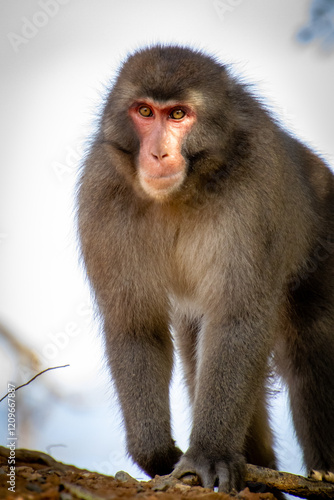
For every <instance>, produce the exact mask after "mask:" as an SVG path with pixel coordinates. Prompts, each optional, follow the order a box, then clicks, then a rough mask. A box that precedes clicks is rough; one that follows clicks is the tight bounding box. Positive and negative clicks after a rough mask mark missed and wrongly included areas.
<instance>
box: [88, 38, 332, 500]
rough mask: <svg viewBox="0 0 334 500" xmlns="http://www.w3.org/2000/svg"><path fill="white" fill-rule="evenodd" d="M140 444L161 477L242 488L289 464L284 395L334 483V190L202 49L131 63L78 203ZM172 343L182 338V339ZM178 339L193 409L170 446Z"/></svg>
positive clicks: (117, 372) (145, 460)
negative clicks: (278, 420) (276, 377)
mask: <svg viewBox="0 0 334 500" xmlns="http://www.w3.org/2000/svg"><path fill="white" fill-rule="evenodd" d="M78 205H79V209H78V228H79V235H80V243H81V249H82V256H83V259H84V262H85V266H86V270H87V275H88V278H89V281H90V283H91V285H92V288H93V290H94V296H95V298H96V302H97V304H98V308H99V312H100V314H101V317H102V319H103V327H104V335H105V345H106V353H107V356H108V360H109V364H110V369H111V374H112V378H113V381H114V383H115V387H116V389H117V393H118V397H119V401H120V404H121V407H122V412H123V417H124V424H125V428H126V435H127V448H128V451H129V453H130V455H131V456H132V458H133V460H134V461H135V462H136V463H137V464H138V465H139V466H140V467H141V468H142V469H143V470H144V471H145V472H146V473H147V474H148V475H150V476H154V475H155V474H160V475H162V474H167V473H170V472H173V474H174V475H175V476H176V477H178V478H182V477H183V476H185V475H188V474H196V475H197V476H198V477H199V478H200V480H201V483H202V485H203V486H205V487H208V488H213V487H214V486H218V488H219V490H220V491H226V492H228V491H231V490H233V489H235V490H239V489H241V488H242V485H243V477H244V467H245V463H246V462H249V463H253V464H256V465H261V466H268V467H271V468H275V467H276V462H275V455H274V451H273V437H272V433H271V430H270V426H269V422H268V415H267V407H266V396H267V394H266V393H267V385H268V377H269V375H270V373H271V370H272V368H273V366H274V367H275V369H276V370H277V372H278V373H279V374H280V375H281V376H282V377H283V379H284V381H285V382H286V383H287V385H288V389H289V395H290V401H291V409H292V415H293V421H294V425H295V428H296V433H297V436H298V439H299V441H300V444H301V446H302V450H303V454H304V460H305V464H306V466H307V468H309V469H311V468H312V469H319V470H324V471H334V217H333V215H334V180H333V175H332V173H331V171H330V170H329V168H328V167H327V166H326V165H325V163H324V161H323V160H322V159H320V158H319V157H318V156H317V155H316V154H314V153H313V152H312V151H311V150H310V149H309V148H308V147H306V146H305V145H303V144H302V143H301V142H299V141H298V140H297V139H296V138H294V137H292V136H291V135H290V134H289V133H287V132H286V131H285V130H283V128H282V127H281V126H280V125H279V124H278V123H277V122H275V120H274V119H273V118H272V117H271V116H270V114H269V112H268V111H267V110H266V109H265V107H264V106H263V105H262V104H260V103H259V102H258V101H257V100H256V98H254V96H253V95H251V93H250V92H249V91H248V89H247V88H246V87H245V86H244V85H242V84H240V83H239V82H238V81H237V80H236V79H235V78H234V77H232V76H231V75H230V74H229V71H228V69H227V68H226V67H225V66H224V65H222V64H220V63H219V62H218V61H217V60H215V59H213V58H212V57H210V56H207V55H204V54H203V53H202V52H199V51H194V50H191V49H189V48H185V47H179V46H161V45H157V46H153V47H150V48H145V49H143V50H139V51H138V52H136V53H135V54H133V55H131V56H130V57H129V58H128V59H127V61H126V62H125V63H124V65H123V66H122V68H121V69H120V72H119V75H118V78H117V80H116V82H115V84H114V85H113V87H112V89H111V90H110V93H109V95H108V97H107V98H106V101H105V107H104V111H103V113H102V115H101V118H100V126H99V131H98V132H97V134H96V136H95V138H94V140H93V143H92V145H91V149H90V152H89V153H88V155H87V158H86V159H85V165H84V168H83V171H82V175H81V180H80V186H79V194H78ZM174 337H175V341H174V340H173V338H174ZM174 343H175V344H176V347H177V349H178V351H179V353H180V356H181V359H182V361H183V365H184V374H185V379H186V382H187V387H188V390H189V399H190V404H191V409H192V430H191V434H190V441H189V443H190V444H189V448H188V450H185V452H184V453H182V451H181V450H180V449H179V448H178V447H177V445H176V444H175V441H174V440H173V437H172V434H171V424H170V405H169V385H170V379H171V373H172V366H173V349H174Z"/></svg>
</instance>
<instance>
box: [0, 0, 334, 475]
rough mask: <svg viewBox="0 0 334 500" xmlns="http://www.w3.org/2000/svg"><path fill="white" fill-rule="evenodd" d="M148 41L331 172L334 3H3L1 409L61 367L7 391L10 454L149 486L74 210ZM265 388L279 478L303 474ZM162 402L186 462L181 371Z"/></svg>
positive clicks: (3, 429) (0, 414) (276, 403)
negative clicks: (217, 80) (87, 166)
mask: <svg viewBox="0 0 334 500" xmlns="http://www.w3.org/2000/svg"><path fill="white" fill-rule="evenodd" d="M154 42H166V43H170V42H173V43H181V44H189V45H191V46H193V47H195V48H200V49H204V50H205V51H207V52H209V53H211V54H213V55H215V56H217V57H218V58H219V59H220V60H222V61H224V62H226V63H228V64H231V65H232V69H233V73H234V74H236V75H240V77H241V79H242V80H243V81H245V82H251V83H253V84H255V89H256V91H257V93H258V94H259V95H261V96H263V97H264V99H265V102H267V104H268V106H269V107H270V108H271V109H272V110H273V112H274V113H275V115H276V116H277V117H278V118H279V119H280V120H281V121H282V122H283V123H284V125H285V126H286V127H287V128H288V129H290V130H291V131H293V132H294V133H295V134H296V135H298V136H299V137H300V138H301V139H302V140H304V141H306V142H307V143H308V144H309V145H311V146H312V147H313V148H314V149H315V150H316V151H318V152H319V153H321V154H322V155H323V156H324V158H325V159H327V161H328V162H329V164H331V165H334V141H333V116H334V97H333V88H334V85H333V83H334V0H313V1H310V0H294V1H293V2H291V0H271V1H268V0H247V1H246V0H169V1H168V2H167V1H164V2H163V1H161V0H158V1H157V0H123V1H122V2H118V1H117V0H95V1H93V0H29V1H27V0H2V1H1V3H0V51H1V80H0V109H1V113H0V129H1V148H0V375H1V381H0V398H1V397H2V396H4V395H5V394H6V392H7V387H8V383H9V382H11V383H15V385H16V386H18V385H19V384H22V383H24V382H26V381H27V380H29V379H30V378H31V377H32V376H34V375H35V374H36V373H37V372H38V371H40V370H43V369H45V368H49V367H53V366H57V365H64V364H67V363H68V364H70V367H67V368H62V369H58V370H53V371H49V372H48V373H45V374H44V375H42V376H41V377H39V378H38V379H36V380H35V381H34V382H33V383H32V384H30V385H28V386H27V387H24V388H22V389H21V390H19V391H18V392H17V396H16V410H17V436H18V446H19V447H25V448H31V449H38V450H41V451H45V452H47V453H50V454H51V455H53V456H54V457H55V458H56V459H58V460H61V461H63V462H67V463H73V464H75V465H77V466H79V467H84V468H88V469H91V470H96V471H99V472H102V473H105V474H115V472H116V471H117V470H120V469H124V470H126V471H128V472H129V473H130V474H132V475H134V476H135V477H137V478H144V477H145V476H144V474H143V473H142V472H141V471H140V470H139V469H138V468H137V467H136V466H135V465H133V464H132V461H131V460H130V459H128V458H127V456H126V451H125V442H124V432H123V429H122V425H121V416H120V412H119V408H118V405H117V400H116V396H115V394H114V391H113V389H112V387H111V385H110V381H109V374H108V370H107V367H106V365H105V362H104V358H103V342H102V339H101V336H100V333H99V322H98V319H97V318H96V317H94V311H93V307H92V304H91V300H90V293H89V289H88V286H87V283H86V282H85V278H84V273H83V271H82V269H81V267H80V265H79V260H78V251H77V240H76V232H75V222H74V220H75V217H74V213H75V208H74V207H75V203H74V200H75V185H76V181H77V173H78V168H79V166H80V161H81V157H82V153H83V151H84V149H85V145H86V144H87V140H88V138H89V136H90V135H91V134H92V131H93V130H94V127H95V117H96V114H97V110H98V109H99V105H100V102H101V97H102V96H103V95H104V94H105V92H106V88H108V86H110V83H111V82H112V78H113V75H115V71H116V69H117V68H118V66H119V64H120V63H121V61H122V60H123V59H124V58H125V57H126V56H127V54H128V53H129V52H132V51H133V50H135V49H137V48H139V47H141V46H143V45H147V44H151V43H154ZM255 362H256V360H255ZM274 389H277V390H278V392H277V393H276V394H274V395H273V397H272V398H271V403H270V406H271V418H272V423H273V427H274V429H275V434H276V446H277V452H278V457H279V466H280V468H281V469H282V470H286V471H290V472H295V473H303V472H304V471H303V468H302V463H301V454H300V450H299V447H298V444H297V442H296V440H295V437H294V433H293V430H292V426H291V419H290V415H289V410H288V403H287V398H286V393H285V391H284V389H283V388H282V387H281V383H280V381H279V380H278V381H276V382H275V384H274ZM171 398H172V399H171V402H172V414H173V428H174V436H175V438H176V440H177V442H178V444H179V445H180V447H181V448H183V449H185V448H186V446H187V440H188V436H189V429H190V423H189V413H188V409H187V401H186V396H185V391H184V388H183V383H182V380H181V375H180V369H179V365H178V361H177V363H176V369H175V374H174V379H173V386H172V395H171ZM6 443H7V402H6V400H5V401H3V402H2V403H0V444H3V445H6Z"/></svg>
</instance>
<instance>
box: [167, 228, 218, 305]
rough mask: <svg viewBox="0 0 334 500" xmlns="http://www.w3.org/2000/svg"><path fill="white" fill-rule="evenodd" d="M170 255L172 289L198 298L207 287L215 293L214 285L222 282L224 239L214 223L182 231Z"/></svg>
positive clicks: (177, 292) (179, 295) (183, 294)
mask: <svg viewBox="0 0 334 500" xmlns="http://www.w3.org/2000/svg"><path fill="white" fill-rule="evenodd" d="M200 229H201V230H200ZM170 255H171V259H170V265H169V277H170V288H171V290H170V291H171V292H172V293H173V294H175V295H176V296H178V297H188V298H193V299H196V297H198V296H203V290H206V293H207V294H211V293H210V291H211V290H212V289H216V290H217V286H221V284H222V276H223V273H224V260H225V259H224V255H225V250H224V241H223V238H222V237H221V235H219V234H218V235H217V232H216V231H214V228H213V227H211V225H210V224H209V225H208V226H207V227H202V228H197V229H194V230H193V231H191V230H190V228H189V229H185V230H184V231H180V232H179V234H178V237H177V238H176V239H175V241H174V245H173V248H172V249H171V254H170ZM219 284H220V285H219Z"/></svg>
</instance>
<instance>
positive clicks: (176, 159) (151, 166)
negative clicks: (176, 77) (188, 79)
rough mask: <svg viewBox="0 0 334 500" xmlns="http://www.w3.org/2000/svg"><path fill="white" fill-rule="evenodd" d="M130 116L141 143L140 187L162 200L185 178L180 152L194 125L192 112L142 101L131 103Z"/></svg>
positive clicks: (173, 104) (174, 104)
mask: <svg viewBox="0 0 334 500" xmlns="http://www.w3.org/2000/svg"><path fill="white" fill-rule="evenodd" d="M129 115H130V118H131V120H132V122H133V124H134V127H135V130H136V132H137V134H138V137H139V142H140V147H139V154H138V156H137V159H136V170H137V176H138V181H139V184H140V186H141V188H142V189H143V190H144V192H145V193H147V194H148V195H149V196H150V197H151V198H154V199H156V200H164V199H166V198H168V197H169V196H170V195H171V193H173V192H175V191H176V190H177V189H178V188H179V187H180V186H181V185H182V183H183V181H184V179H185V177H186V167H187V165H186V160H185V157H184V156H183V155H182V152H181V149H182V144H183V142H184V138H185V136H186V135H187V134H188V132H189V131H190V130H191V128H192V127H193V125H194V123H195V122H196V113H195V110H194V109H193V108H192V107H191V106H190V105H186V104H184V103H178V102H173V101H169V102H164V103H163V104H161V103H158V102H155V101H153V100H149V99H145V100H143V101H138V102H134V103H133V105H132V106H131V107H130V109H129Z"/></svg>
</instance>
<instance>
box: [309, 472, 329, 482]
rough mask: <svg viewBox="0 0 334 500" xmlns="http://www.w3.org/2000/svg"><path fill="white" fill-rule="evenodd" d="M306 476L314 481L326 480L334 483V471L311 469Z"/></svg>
mask: <svg viewBox="0 0 334 500" xmlns="http://www.w3.org/2000/svg"><path fill="white" fill-rule="evenodd" d="M308 477H310V478H311V479H314V480H316V481H327V482H328V483H334V472H332V471H324V470H315V469H312V470H311V471H310V473H309V476H308Z"/></svg>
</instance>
